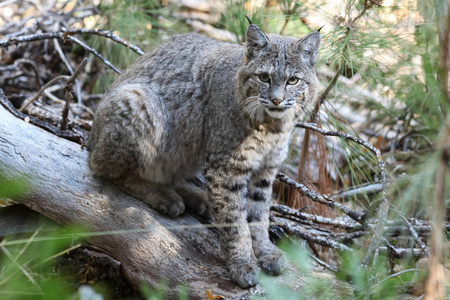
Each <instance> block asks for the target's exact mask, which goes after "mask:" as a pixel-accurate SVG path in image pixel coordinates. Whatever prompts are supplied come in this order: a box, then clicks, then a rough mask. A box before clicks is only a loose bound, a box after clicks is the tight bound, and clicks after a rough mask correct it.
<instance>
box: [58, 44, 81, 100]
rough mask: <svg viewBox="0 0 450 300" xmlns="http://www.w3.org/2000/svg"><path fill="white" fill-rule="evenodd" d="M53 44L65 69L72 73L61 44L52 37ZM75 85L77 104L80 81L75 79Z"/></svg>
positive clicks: (79, 97) (79, 96)
mask: <svg viewBox="0 0 450 300" xmlns="http://www.w3.org/2000/svg"><path fill="white" fill-rule="evenodd" d="M53 44H54V45H55V49H56V52H58V54H59V57H60V58H61V60H62V62H63V63H64V65H65V66H66V68H67V70H69V72H70V74H71V75H72V74H73V68H72V66H71V65H70V63H69V61H68V60H67V58H66V56H65V55H64V52H63V51H62V49H61V46H60V45H59V42H58V40H57V39H53ZM75 85H76V87H77V100H78V104H81V103H82V101H81V85H80V81H79V80H78V79H75Z"/></svg>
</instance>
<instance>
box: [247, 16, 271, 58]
mask: <svg viewBox="0 0 450 300" xmlns="http://www.w3.org/2000/svg"><path fill="white" fill-rule="evenodd" d="M247 20H249V19H248V18H247ZM249 21H250V20H249ZM245 36H246V39H247V41H246V47H247V52H246V54H247V57H248V58H253V57H256V56H258V55H259V54H260V53H261V52H262V51H268V50H270V46H269V39H268V38H267V36H266V35H265V34H264V33H263V32H262V31H261V29H259V28H258V26H256V25H255V24H253V23H251V22H250V25H248V28H247V33H246V35H245Z"/></svg>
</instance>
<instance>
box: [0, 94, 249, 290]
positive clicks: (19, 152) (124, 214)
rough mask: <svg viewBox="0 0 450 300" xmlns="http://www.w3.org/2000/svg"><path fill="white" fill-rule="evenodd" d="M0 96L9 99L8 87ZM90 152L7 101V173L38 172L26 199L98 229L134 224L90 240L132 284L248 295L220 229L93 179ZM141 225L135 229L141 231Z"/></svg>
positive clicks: (0, 121) (3, 148) (0, 154)
mask: <svg viewBox="0 0 450 300" xmlns="http://www.w3.org/2000/svg"><path fill="white" fill-rule="evenodd" d="M0 97H2V98H4V97H5V96H4V94H3V92H2V91H1V90H0ZM87 155H88V153H87V151H86V150H83V149H82V148H81V147H80V145H79V144H76V143H73V142H70V141H68V140H65V139H62V138H59V137H57V136H55V135H53V134H51V133H49V132H47V131H44V130H43V129H41V128H38V127H36V126H33V125H31V124H29V123H26V122H24V121H22V120H20V119H19V118H16V117H14V116H13V115H12V114H11V113H9V112H8V111H7V110H6V109H5V108H3V107H2V106H1V105H0V172H2V173H4V175H5V176H6V177H7V178H15V177H17V176H24V175H25V176H27V178H30V181H31V182H30V184H31V188H30V191H29V193H28V194H27V195H26V196H25V197H24V198H23V199H20V201H21V202H22V203H23V204H25V205H26V206H28V207H30V208H31V209H33V210H35V211H37V212H39V213H41V214H43V215H45V216H47V217H49V218H51V219H53V220H55V221H56V222H58V223H59V224H62V225H68V224H79V225H81V226H84V227H85V228H87V229H88V230H90V231H92V232H103V231H122V230H130V232H129V233H122V234H105V235H97V236H92V237H90V238H88V240H89V242H91V243H92V244H93V245H94V246H96V247H98V248H100V249H102V250H103V251H104V252H105V253H107V254H109V255H110V256H111V257H113V258H114V259H116V260H117V261H119V262H120V263H121V272H122V274H123V276H124V277H125V278H126V279H127V280H128V281H129V282H130V283H131V285H132V286H133V287H134V288H136V289H139V288H140V286H141V284H149V285H151V286H153V287H156V286H158V284H159V283H162V282H165V283H168V284H169V287H171V288H170V289H169V290H168V291H167V292H168V297H169V298H174V297H175V295H176V294H177V290H176V289H175V287H176V286H180V285H185V286H186V287H187V288H188V290H189V296H190V298H191V299H192V298H193V299H202V298H204V297H205V296H206V290H207V289H211V290H212V291H213V293H214V294H219V295H223V296H226V297H236V296H241V295H245V294H247V293H248V290H242V289H240V288H238V287H236V285H235V284H234V283H232V282H231V281H230V280H229V278H228V270H227V268H226V266H225V262H224V261H223V259H222V258H221V252H220V247H219V241H218V238H217V236H216V234H215V233H214V232H213V231H211V230H209V229H207V228H206V227H203V226H201V224H200V223H199V222H198V221H197V220H196V219H194V218H193V217H191V216H189V215H187V214H184V215H183V216H181V217H179V218H176V219H168V218H165V217H163V216H161V215H159V214H158V213H156V212H155V211H153V210H151V209H150V208H149V207H148V206H146V205H145V204H144V203H141V202H139V201H137V200H136V199H134V198H132V197H130V196H128V195H125V194H123V193H122V192H121V191H120V190H119V189H118V188H116V186H114V185H113V184H111V183H109V182H107V181H104V180H102V179H100V178H96V177H93V175H92V173H91V171H90V170H89V168H88V165H87ZM133 231H134V232H133Z"/></svg>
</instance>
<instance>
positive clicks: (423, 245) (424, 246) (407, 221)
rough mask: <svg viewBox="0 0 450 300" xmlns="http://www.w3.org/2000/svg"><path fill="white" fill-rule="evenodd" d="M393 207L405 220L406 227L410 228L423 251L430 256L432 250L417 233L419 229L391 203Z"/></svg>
mask: <svg viewBox="0 0 450 300" xmlns="http://www.w3.org/2000/svg"><path fill="white" fill-rule="evenodd" d="M391 208H392V209H393V210H394V211H395V212H396V213H397V214H398V215H399V216H400V218H402V220H403V222H405V224H406V227H407V228H408V230H409V232H410V233H411V235H412V236H413V237H414V239H415V241H416V243H417V245H419V247H420V249H422V251H423V252H424V253H425V255H426V256H430V250H429V249H428V247H427V246H426V245H425V243H424V242H422V240H421V239H420V237H419V235H418V234H417V231H416V230H415V229H414V227H413V226H412V224H411V222H409V220H408V219H407V218H406V217H405V216H404V215H403V214H402V213H401V212H400V211H399V210H398V209H397V208H396V207H395V206H393V205H391Z"/></svg>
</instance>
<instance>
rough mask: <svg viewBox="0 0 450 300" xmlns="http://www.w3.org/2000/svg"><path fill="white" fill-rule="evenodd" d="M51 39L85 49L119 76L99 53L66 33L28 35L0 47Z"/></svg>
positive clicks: (6, 41) (5, 41) (3, 43)
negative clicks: (67, 42)
mask: <svg viewBox="0 0 450 300" xmlns="http://www.w3.org/2000/svg"><path fill="white" fill-rule="evenodd" d="M53 39H59V40H62V41H67V40H71V41H72V42H74V43H75V44H77V45H79V46H81V47H82V48H83V49H85V50H86V51H88V52H91V53H92V54H94V55H95V56H96V57H98V58H99V59H100V60H101V61H103V63H104V64H105V65H107V66H108V67H110V68H111V69H113V70H114V72H116V73H117V74H120V73H121V72H120V70H119V69H117V68H116V67H115V66H114V65H113V64H111V62H109V61H108V60H106V59H105V58H104V57H103V56H102V55H101V54H100V53H98V52H97V51H96V50H95V49H93V48H91V47H89V46H88V45H86V44H85V43H83V42H82V41H80V40H79V39H77V38H75V37H74V36H72V35H70V34H68V33H66V32H45V33H37V34H30V35H23V36H18V37H10V38H8V39H6V40H3V41H0V47H2V48H8V47H9V46H11V45H17V44H19V43H25V42H34V41H42V40H53Z"/></svg>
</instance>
